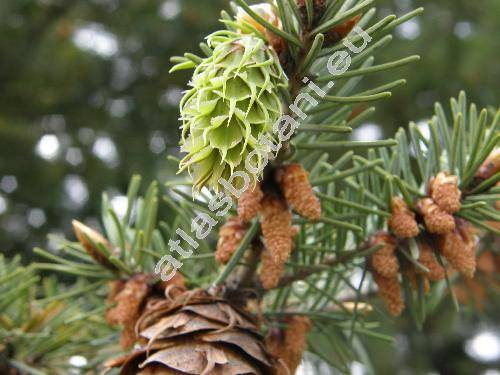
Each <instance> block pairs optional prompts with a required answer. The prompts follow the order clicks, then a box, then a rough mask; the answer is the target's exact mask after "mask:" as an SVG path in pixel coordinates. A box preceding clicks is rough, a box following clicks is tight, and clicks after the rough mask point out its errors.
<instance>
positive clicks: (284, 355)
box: [266, 315, 312, 375]
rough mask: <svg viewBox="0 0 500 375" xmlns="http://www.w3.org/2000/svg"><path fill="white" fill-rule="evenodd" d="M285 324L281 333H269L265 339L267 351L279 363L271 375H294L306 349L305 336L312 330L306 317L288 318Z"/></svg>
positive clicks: (295, 316) (276, 331) (279, 331)
mask: <svg viewBox="0 0 500 375" xmlns="http://www.w3.org/2000/svg"><path fill="white" fill-rule="evenodd" d="M285 323H286V324H287V326H286V328H285V329H284V330H283V331H282V330H275V331H271V333H270V334H269V336H268V337H267V338H266V343H267V346H268V348H269V350H270V351H271V353H273V355H274V356H276V357H278V358H279V359H280V362H281V363H280V365H278V366H276V367H275V371H274V373H273V375H289V374H290V375H293V374H295V372H296V370H297V368H298V367H299V365H300V362H301V360H302V355H303V353H304V350H305V349H306V347H307V334H308V333H309V331H310V330H311V328H312V323H311V320H310V319H309V318H308V317H307V316H299V315H294V316H290V317H287V319H286V321H285Z"/></svg>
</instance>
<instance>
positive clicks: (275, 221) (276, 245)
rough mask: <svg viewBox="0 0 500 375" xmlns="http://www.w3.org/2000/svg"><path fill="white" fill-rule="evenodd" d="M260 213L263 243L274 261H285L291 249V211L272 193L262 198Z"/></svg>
mask: <svg viewBox="0 0 500 375" xmlns="http://www.w3.org/2000/svg"><path fill="white" fill-rule="evenodd" d="M260 214H261V220H260V226H261V229H262V236H263V237H264V245H265V246H266V248H267V249H268V250H269V251H270V252H271V254H272V256H273V258H274V260H275V262H281V263H283V262H286V260H287V259H288V257H289V256H290V253H291V251H292V238H291V236H290V231H291V227H292V213H291V212H290V209H289V208H288V205H287V204H286V203H285V202H284V201H283V200H282V199H280V198H278V197H276V196H274V195H267V196H266V197H265V198H264V199H263V200H262V207H261V210H260Z"/></svg>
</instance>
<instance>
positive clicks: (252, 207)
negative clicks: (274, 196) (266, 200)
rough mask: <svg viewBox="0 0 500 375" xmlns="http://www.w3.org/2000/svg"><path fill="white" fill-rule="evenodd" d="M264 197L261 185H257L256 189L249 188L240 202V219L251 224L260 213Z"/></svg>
mask: <svg viewBox="0 0 500 375" xmlns="http://www.w3.org/2000/svg"><path fill="white" fill-rule="evenodd" d="M263 197H264V193H263V192H262V190H261V188H260V183H256V184H255V187H254V188H252V187H249V188H248V189H247V190H245V192H244V193H243V194H242V195H241V197H240V199H239V200H238V218H239V219H240V220H241V221H243V222H245V223H248V222H250V220H252V219H253V218H254V217H255V216H257V214H258V213H259V210H260V201H261V200H262V198H263Z"/></svg>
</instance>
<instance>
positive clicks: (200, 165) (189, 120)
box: [180, 31, 286, 190]
mask: <svg viewBox="0 0 500 375" xmlns="http://www.w3.org/2000/svg"><path fill="white" fill-rule="evenodd" d="M208 44H209V46H210V47H211V48H212V49H213V54H212V56H210V57H208V58H206V59H204V60H203V61H202V62H201V63H200V64H199V65H198V66H197V67H196V69H195V72H194V74H193V78H192V81H191V83H190V84H191V86H193V88H192V89H191V90H189V91H187V92H186V94H185V96H184V97H183V99H182V100H181V103H180V109H181V119H182V123H183V125H182V141H181V145H182V147H181V150H182V151H183V152H186V153H187V155H186V156H185V157H184V159H182V161H181V162H180V171H182V170H185V169H188V170H189V172H190V173H191V174H192V175H193V177H194V187H195V188H196V189H201V188H202V187H203V186H208V187H212V188H214V189H215V190H219V189H218V187H219V182H218V180H219V178H221V177H223V178H226V179H228V178H229V176H230V175H231V174H232V173H233V172H234V171H238V170H244V169H245V160H246V157H247V156H248V154H250V153H251V152H252V151H254V150H256V151H258V153H257V156H253V155H254V154H252V160H251V163H252V166H254V167H260V166H261V165H262V163H263V160H264V159H263V158H262V157H259V153H260V154H261V155H262V154H264V155H265V147H264V146H263V145H261V144H259V141H258V140H259V137H260V136H261V135H266V134H269V133H271V131H272V126H273V124H274V123H275V122H276V121H277V120H278V119H279V117H280V116H281V112H282V111H281V106H282V105H281V99H280V97H279V90H278V88H279V87H280V86H283V87H285V86H286V79H285V75H284V73H283V71H282V69H281V67H280V65H279V62H278V59H277V57H276V55H275V54H274V52H273V51H272V50H271V49H270V48H269V47H268V46H267V45H266V44H265V42H264V41H263V40H262V39H260V38H257V37H254V36H249V35H246V36H243V35H240V34H237V33H233V32H230V31H221V32H217V33H214V34H212V35H211V36H209V37H208ZM268 138H270V136H268ZM257 177H258V176H254V178H255V179H256V178H257Z"/></svg>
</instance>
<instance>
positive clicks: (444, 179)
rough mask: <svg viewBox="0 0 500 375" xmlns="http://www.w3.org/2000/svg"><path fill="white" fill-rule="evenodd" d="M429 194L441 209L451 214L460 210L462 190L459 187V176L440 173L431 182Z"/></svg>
mask: <svg viewBox="0 0 500 375" xmlns="http://www.w3.org/2000/svg"><path fill="white" fill-rule="evenodd" d="M429 195H430V196H431V198H432V200H433V201H434V203H436V204H437V205H438V206H439V208H440V209H442V210H443V211H446V212H448V213H449V214H452V213H455V212H457V211H458V210H460V207H461V205H462V203H461V201H460V199H461V198H462V192H461V191H460V190H459V189H458V177H457V176H454V175H451V176H448V175H446V174H445V173H443V172H440V173H438V174H437V176H436V177H435V178H434V179H432V180H431V182H430V184H429Z"/></svg>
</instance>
